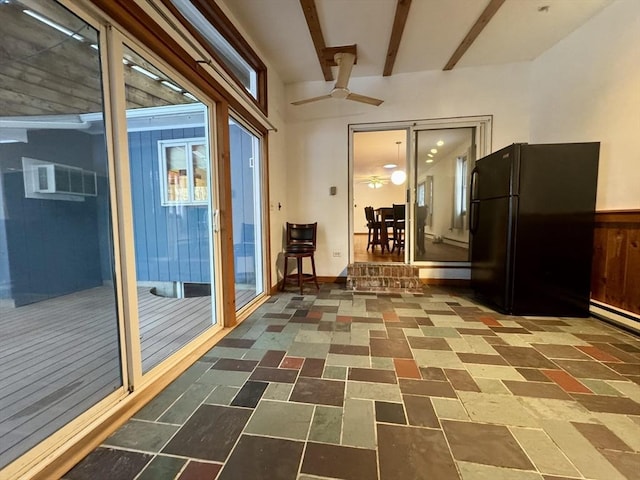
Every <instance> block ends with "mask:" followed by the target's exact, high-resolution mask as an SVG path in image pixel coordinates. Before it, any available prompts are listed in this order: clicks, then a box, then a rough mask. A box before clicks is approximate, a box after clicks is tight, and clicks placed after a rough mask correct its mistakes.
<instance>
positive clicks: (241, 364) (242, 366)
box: [211, 358, 258, 372]
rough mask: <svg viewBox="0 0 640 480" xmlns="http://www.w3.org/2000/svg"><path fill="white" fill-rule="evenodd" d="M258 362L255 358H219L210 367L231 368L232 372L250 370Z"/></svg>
mask: <svg viewBox="0 0 640 480" xmlns="http://www.w3.org/2000/svg"><path fill="white" fill-rule="evenodd" d="M256 365H258V362H257V361H255V360H240V359H232V358H221V359H220V360H218V361H217V362H216V363H214V364H213V366H212V367H211V369H212V370H231V371H234V372H252V371H253V369H254V368H256Z"/></svg>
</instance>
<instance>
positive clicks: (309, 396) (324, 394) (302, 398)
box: [290, 377, 345, 407]
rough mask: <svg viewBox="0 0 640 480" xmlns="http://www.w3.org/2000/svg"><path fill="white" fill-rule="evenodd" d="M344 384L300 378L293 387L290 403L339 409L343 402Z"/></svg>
mask: <svg viewBox="0 0 640 480" xmlns="http://www.w3.org/2000/svg"><path fill="white" fill-rule="evenodd" d="M344 388H345V384H344V382H341V381H337V380H323V379H319V378H306V377H300V378H298V381H297V382H296V384H295V385H294V387H293V391H292V392H291V397H290V400H291V401H292V402H303V403H316V404H319V405H333V406H337V407H341V406H342V405H343V402H344Z"/></svg>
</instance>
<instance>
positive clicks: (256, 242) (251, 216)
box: [229, 119, 264, 309]
mask: <svg viewBox="0 0 640 480" xmlns="http://www.w3.org/2000/svg"><path fill="white" fill-rule="evenodd" d="M229 137H230V143H231V192H232V193H231V196H232V200H231V201H232V210H233V239H234V245H233V259H234V267H235V290H236V309H240V308H242V307H243V306H245V305H246V304H247V303H249V302H250V301H251V300H252V299H254V298H255V297H256V296H258V295H259V294H260V293H262V292H263V291H264V287H263V280H262V279H263V261H262V242H261V240H260V239H261V238H262V203H261V202H262V192H261V188H260V180H261V173H260V170H261V161H260V139H259V138H258V137H257V136H256V135H254V134H253V133H251V132H250V131H249V130H247V129H246V128H244V127H243V126H242V125H241V124H240V123H239V122H237V121H235V120H233V119H230V120H229Z"/></svg>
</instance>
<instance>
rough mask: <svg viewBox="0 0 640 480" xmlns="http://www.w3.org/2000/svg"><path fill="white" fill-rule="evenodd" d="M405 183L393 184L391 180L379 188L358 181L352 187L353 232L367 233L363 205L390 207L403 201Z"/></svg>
mask: <svg viewBox="0 0 640 480" xmlns="http://www.w3.org/2000/svg"><path fill="white" fill-rule="evenodd" d="M406 189H407V184H406V183H404V184H403V185H394V184H393V183H391V182H388V183H387V184H385V185H383V186H382V187H380V188H376V189H373V188H369V187H368V186H367V184H366V183H359V184H356V185H354V188H353V230H354V232H355V233H367V232H368V231H369V230H368V229H367V226H366V225H367V220H366V218H365V216H364V207H368V206H371V207H373V208H378V207H391V206H392V205H393V204H394V203H404V199H405V192H406Z"/></svg>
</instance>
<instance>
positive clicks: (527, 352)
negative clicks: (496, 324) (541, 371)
mask: <svg viewBox="0 0 640 480" xmlns="http://www.w3.org/2000/svg"><path fill="white" fill-rule="evenodd" d="M493 348H494V349H495V350H496V351H497V352H498V353H499V354H500V355H502V358H504V359H505V360H506V361H507V362H509V364H510V365H512V366H514V367H532V368H558V367H557V366H556V365H555V364H554V363H553V362H552V361H551V360H549V359H548V358H547V357H545V356H544V355H542V354H541V353H540V352H538V351H537V350H536V349H535V348H530V347H513V346H502V345H494V346H493Z"/></svg>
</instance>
